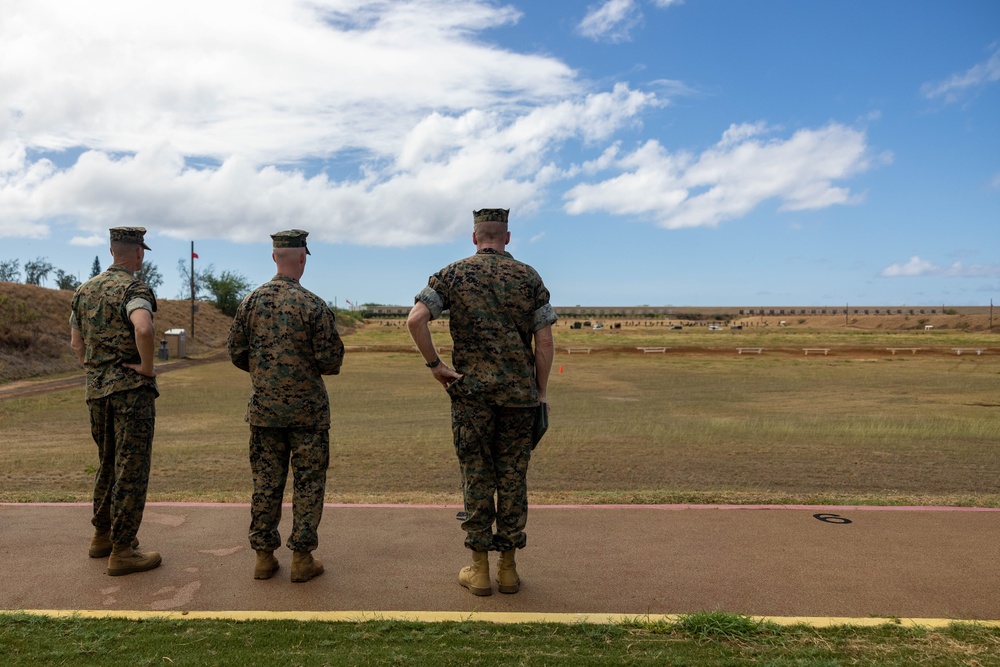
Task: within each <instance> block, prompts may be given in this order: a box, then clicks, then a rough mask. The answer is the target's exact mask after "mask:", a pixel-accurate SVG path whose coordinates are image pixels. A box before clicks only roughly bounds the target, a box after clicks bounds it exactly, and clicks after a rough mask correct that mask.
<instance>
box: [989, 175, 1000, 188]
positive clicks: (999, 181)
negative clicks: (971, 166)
mask: <svg viewBox="0 0 1000 667" xmlns="http://www.w3.org/2000/svg"><path fill="white" fill-rule="evenodd" d="M990 187H991V188H994V189H997V190H1000V173H997V174H995V175H994V176H993V178H992V180H990Z"/></svg>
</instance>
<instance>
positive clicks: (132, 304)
mask: <svg viewBox="0 0 1000 667" xmlns="http://www.w3.org/2000/svg"><path fill="white" fill-rule="evenodd" d="M137 310H148V311H149V313H150V314H153V313H154V312H156V309H155V308H153V304H152V303H150V302H149V300H148V299H143V298H142V297H136V298H134V299H131V300H130V301H129V302H128V303H126V304H125V314H126V315H128V316H131V315H132V313H133V312H135V311H137Z"/></svg>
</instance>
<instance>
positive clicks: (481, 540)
mask: <svg viewBox="0 0 1000 667" xmlns="http://www.w3.org/2000/svg"><path fill="white" fill-rule="evenodd" d="M416 300H417V301H421V302H423V303H424V305H426V306H427V308H428V310H430V313H431V318H432V319H436V318H438V317H440V316H441V314H442V312H443V311H445V310H448V311H450V324H449V326H450V330H451V336H452V339H453V341H454V349H453V351H452V362H453V364H454V366H455V370H456V371H457V372H459V373H461V374H462V376H463V377H462V379H460V380H458V381H455V382H453V383H451V384H450V385H449V386H448V393H449V395H450V396H451V401H452V402H451V417H452V432H453V435H454V441H455V452H456V454H457V455H458V461H459V465H460V467H461V471H462V487H463V488H462V490H463V495H464V499H465V511H466V513H467V519H466V521H464V522H463V523H462V529H463V530H465V531H466V540H465V546H466V547H468V548H469V549H472V550H473V551H490V550H492V551H508V550H510V549H521V548H523V547H524V545H525V541H526V538H525V534H524V527H525V525H526V524H527V520H528V487H527V480H526V476H527V472H528V461H529V459H530V458H531V431H532V424H533V418H534V410H533V408H534V407H536V406H537V405H538V402H539V397H538V388H537V387H536V385H535V357H534V353H533V352H532V348H531V341H532V334H533V333H534V332H536V331H538V330H539V329H542V328H543V327H546V326H549V325H551V324H553V323H554V322H555V321H556V319H557V318H556V314H555V311H554V310H553V308H552V306H551V305H549V291H548V290H547V289H546V288H545V285H544V284H543V283H542V279H541V277H540V276H539V275H538V273H537V272H536V271H535V270H534V269H533V268H532V267H530V266H528V265H527V264H524V263H522V262H519V261H517V260H515V259H514V258H513V257H511V255H510V254H509V253H507V252H501V251H498V250H493V249H490V248H484V249H481V250H479V251H478V252H477V253H476V254H475V255H473V256H471V257H467V258H466V259H463V260H460V261H458V262H455V263H454V264H451V265H449V266H447V267H445V268H444V269H442V270H441V271H439V272H438V273H436V274H434V275H433V276H431V278H430V280H429V281H428V284H427V287H425V288H424V289H423V290H422V291H421V292H420V294H418V295H417V297H416ZM494 495H495V496H496V501H495V502H494ZM494 521H495V522H496V534H494V532H493V524H494Z"/></svg>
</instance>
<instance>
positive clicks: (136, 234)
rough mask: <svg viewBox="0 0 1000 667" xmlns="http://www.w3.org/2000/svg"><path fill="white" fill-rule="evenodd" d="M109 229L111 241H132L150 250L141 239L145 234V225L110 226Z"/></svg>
mask: <svg viewBox="0 0 1000 667" xmlns="http://www.w3.org/2000/svg"><path fill="white" fill-rule="evenodd" d="M110 231H111V242H112V243H116V242H117V243H133V244H135V245H141V246H142V247H143V248H145V249H146V250H152V248H150V247H149V246H148V245H146V242H145V241H144V240H143V237H144V236H145V235H146V228H145V227H112V228H111V230H110Z"/></svg>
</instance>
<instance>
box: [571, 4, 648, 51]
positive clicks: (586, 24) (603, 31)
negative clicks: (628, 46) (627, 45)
mask: <svg viewBox="0 0 1000 667" xmlns="http://www.w3.org/2000/svg"><path fill="white" fill-rule="evenodd" d="M641 21H642V11H641V10H640V9H639V5H638V3H637V2H636V0H604V2H603V3H602V4H600V5H594V6H592V7H590V9H589V10H588V11H587V15H586V16H584V17H583V20H582V21H580V24H579V25H578V26H577V30H578V31H579V33H580V34H581V35H583V36H584V37H587V38H590V39H593V40H598V41H606V42H624V41H628V39H629V31H631V30H632V28H634V27H635V26H636V25H638V24H639V23H640V22H641Z"/></svg>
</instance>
